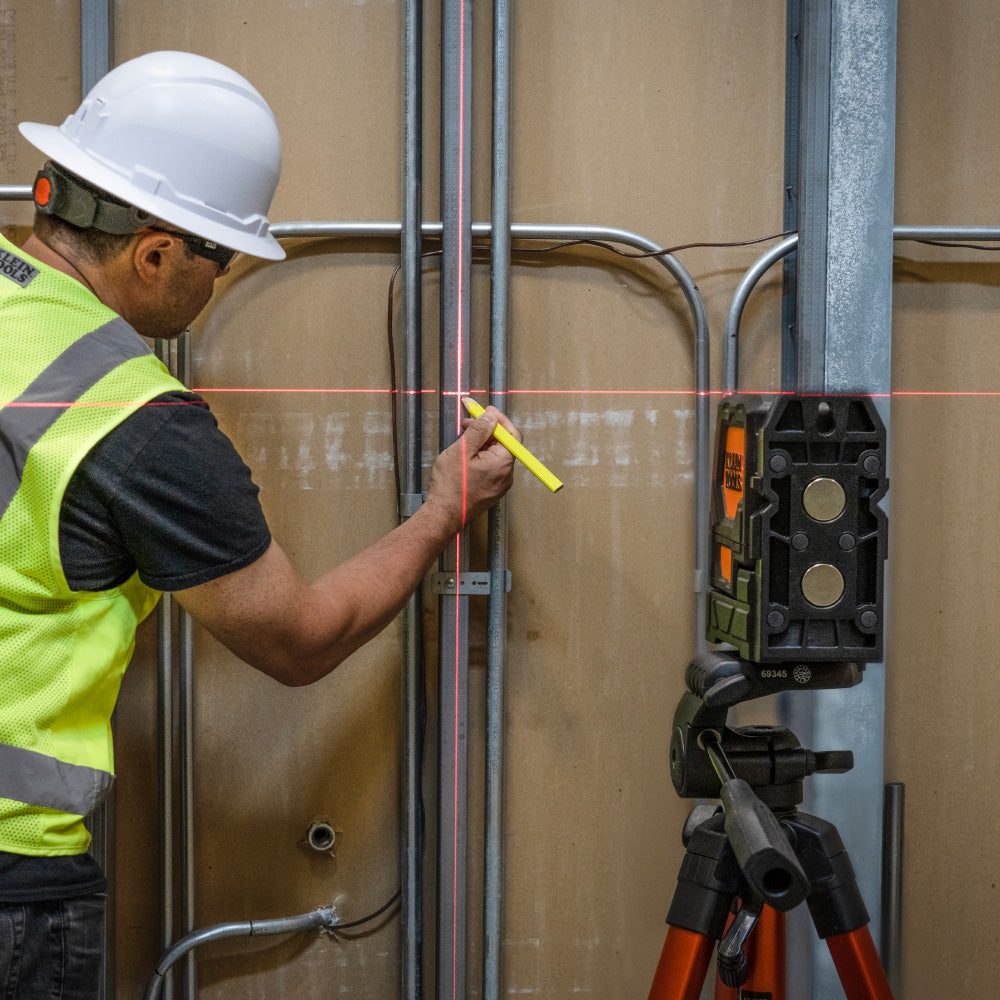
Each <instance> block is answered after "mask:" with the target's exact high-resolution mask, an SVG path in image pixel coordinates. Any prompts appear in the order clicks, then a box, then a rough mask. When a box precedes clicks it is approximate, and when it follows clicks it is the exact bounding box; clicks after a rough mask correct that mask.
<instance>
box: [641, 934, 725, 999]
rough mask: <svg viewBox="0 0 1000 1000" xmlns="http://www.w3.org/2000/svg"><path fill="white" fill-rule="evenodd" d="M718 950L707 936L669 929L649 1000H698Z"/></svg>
mask: <svg viewBox="0 0 1000 1000" xmlns="http://www.w3.org/2000/svg"><path fill="white" fill-rule="evenodd" d="M714 947H715V941H713V940H712V939H711V938H710V937H706V936H705V935H704V934H696V933H695V932H694V931H689V930H685V929H684V928H683V927H668V928H667V939H666V940H665V941H664V942H663V951H662V952H661V953H660V961H659V963H658V964H657V966H656V974H655V975H654V976H653V985H652V986H651V987H650V990H649V1000H698V997H699V996H700V995H701V989H702V987H703V986H704V985H705V976H706V975H707V974H708V965H709V962H711V960H712V949H713V948H714Z"/></svg>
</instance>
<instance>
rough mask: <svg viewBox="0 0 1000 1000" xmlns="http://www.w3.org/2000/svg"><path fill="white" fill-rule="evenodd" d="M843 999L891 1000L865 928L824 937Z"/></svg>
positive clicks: (869, 935)
mask: <svg viewBox="0 0 1000 1000" xmlns="http://www.w3.org/2000/svg"><path fill="white" fill-rule="evenodd" d="M826 944H827V947H828V948H829V949H830V955H831V957H832V958H833V964H834V965H835V966H836V967H837V975H839V976H840V982H841V985H842V986H843V987H844V993H845V994H846V996H847V1000H893V998H892V990H891V989H890V987H889V981H888V980H887V979H886V978H885V972H883V970H882V964H881V962H879V958H878V953H877V952H876V951H875V945H874V943H873V942H872V936H871V933H870V932H869V930H868V928H867V927H860V928H858V930H856V931H850V932H848V933H847V934H837V935H834V936H833V937H828V938H827V939H826Z"/></svg>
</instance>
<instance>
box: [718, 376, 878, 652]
mask: <svg viewBox="0 0 1000 1000" xmlns="http://www.w3.org/2000/svg"><path fill="white" fill-rule="evenodd" d="M886 466H887V461H886V433H885V426H884V425H883V423H882V421H881V419H880V417H879V415H878V412H877V411H876V409H875V406H874V404H873V402H872V400H871V399H870V398H869V397H866V396H803V395H779V396H775V397H763V396H729V397H727V398H726V399H725V400H723V402H722V403H721V404H720V406H719V416H718V424H717V435H716V446H715V467H714V475H713V482H712V510H711V521H712V543H711V544H712V569H711V590H710V592H709V595H708V615H707V638H708V640H709V641H710V642H725V643H729V644H731V645H732V646H734V647H735V648H736V649H737V650H739V653H740V656H741V657H743V658H744V659H746V660H751V661H753V662H756V663H776V662H782V661H790V660H793V661H797V662H801V661H803V660H810V661H827V660H854V661H871V660H880V659H881V658H882V627H883V619H884V614H883V578H884V563H885V559H886V554H887V552H886V549H887V543H886V516H885V512H884V511H883V510H882V509H881V508H880V507H879V501H880V500H881V499H882V497H883V496H884V495H885V493H886V490H887V488H888V480H887V478H886Z"/></svg>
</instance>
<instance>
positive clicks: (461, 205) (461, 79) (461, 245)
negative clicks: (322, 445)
mask: <svg viewBox="0 0 1000 1000" xmlns="http://www.w3.org/2000/svg"><path fill="white" fill-rule="evenodd" d="M458 33H459V34H458V53H459V56H458V192H457V193H458V254H457V257H458V272H457V282H458V294H457V295H456V303H457V309H456V312H457V315H456V317H455V320H456V333H457V336H456V338H455V341H456V346H455V354H456V357H455V362H456V387H457V390H458V391H457V394H456V396H455V432H456V434H458V435H461V432H462V405H461V398H462V361H463V352H462V332H463V331H462V307H463V304H464V300H463V296H462V291H463V288H462V283H463V281H464V277H465V272H464V267H463V259H464V258H463V255H464V252H465V234H464V231H463V230H464V226H465V211H464V209H465V0H461V2H460V4H459V19H458ZM467 459H468V456H467V455H466V452H465V445H464V444H463V446H462V524H463V525H464V524H465V515H466V509H467V508H466V501H467V494H466V490H467V487H468V481H467V478H466V461H467ZM461 554H462V533H461V531H459V533H458V534H457V535H456V536H455V576H456V579H458V580H460V579H461V572H462V561H461ZM455 590H456V593H455V676H454V685H455V687H454V690H455V731H454V739H455V788H454V805H455V823H454V844H453V850H454V858H453V861H454V874H453V880H452V889H453V891H452V921H451V926H452V950H451V962H452V974H451V995H452V998H453V1000H456V998H457V994H458V797H459V787H458V786H459V770H460V768H459V740H458V735H459V733H458V731H459V721H460V720H459V704H458V691H459V683H460V671H461V649H460V635H461V629H460V627H459V626H460V624H461V607H462V599H461V590H462V588H461V586H458V587H456V588H455Z"/></svg>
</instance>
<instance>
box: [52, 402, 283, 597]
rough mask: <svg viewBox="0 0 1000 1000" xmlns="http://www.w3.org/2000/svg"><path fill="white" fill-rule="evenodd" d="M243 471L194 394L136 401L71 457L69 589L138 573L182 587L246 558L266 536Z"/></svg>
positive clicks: (65, 521)
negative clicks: (79, 455) (78, 456)
mask: <svg viewBox="0 0 1000 1000" xmlns="http://www.w3.org/2000/svg"><path fill="white" fill-rule="evenodd" d="M258 492H259V491H258V488H257V485H256V484H255V483H254V482H253V479H252V477H251V473H250V470H249V469H248V468H247V466H246V464H245V463H244V462H243V460H242V459H241V458H240V455H239V453H238V452H237V451H236V448H235V447H234V445H233V443H232V441H230V439H229V438H228V437H227V436H226V435H225V434H224V433H223V432H222V431H221V430H220V429H219V426H218V424H217V422H216V420H215V417H214V415H213V414H212V412H211V410H210V409H209V407H208V404H207V403H206V402H205V401H204V400H203V399H201V398H200V397H199V396H197V395H195V394H194V393H180V392H176V393H168V394H165V395H163V396H158V397H157V398H156V399H154V400H152V401H151V402H149V403H147V404H146V405H144V406H142V407H141V408H140V409H139V410H137V411H136V412H135V413H134V414H132V415H131V416H130V417H128V418H127V419H126V420H124V421H123V422H122V423H121V424H120V425H119V426H118V427H116V428H115V429H114V430H112V431H111V432H110V433H109V434H107V435H106V436H105V437H104V438H103V439H102V440H101V441H100V442H98V444H97V445H96V446H95V447H94V448H93V449H91V451H90V453H89V454H88V455H87V456H86V457H85V458H84V460H83V461H82V462H81V463H80V465H79V467H78V468H77V470H76V472H75V473H74V475H73V478H72V479H71V481H70V484H69V486H68V488H67V490H66V494H65V496H64V498H63V504H62V509H61V512H60V529H59V544H60V556H61V559H62V563H63V571H64V573H65V574H66V579H67V581H68V582H69V585H70V587H71V588H72V589H73V590H104V589H108V588H110V587H114V586H118V585H120V584H121V583H123V582H124V581H125V580H127V579H128V578H129V577H130V576H131V575H132V574H133V573H134V572H136V571H138V573H139V577H140V579H141V580H142V581H143V582H144V583H145V584H147V585H148V586H150V587H153V588H155V589H156V590H166V591H170V590H183V589H186V588H188V587H194V586H197V585H198V584H201V583H207V582H208V581H209V580H214V579H217V578H218V577H220V576H225V575H226V574H228V573H232V572H235V571H236V570H238V569H242V568H243V567H245V566H248V565H250V564H251V563H252V562H254V561H255V560H256V559H258V558H259V557H260V556H261V555H263V553H264V552H265V551H266V549H267V548H268V546H269V545H270V543H271V534H270V531H269V529H268V526H267V521H266V519H265V517H264V513H263V511H262V510H261V506H260V501H259V498H258Z"/></svg>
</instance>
